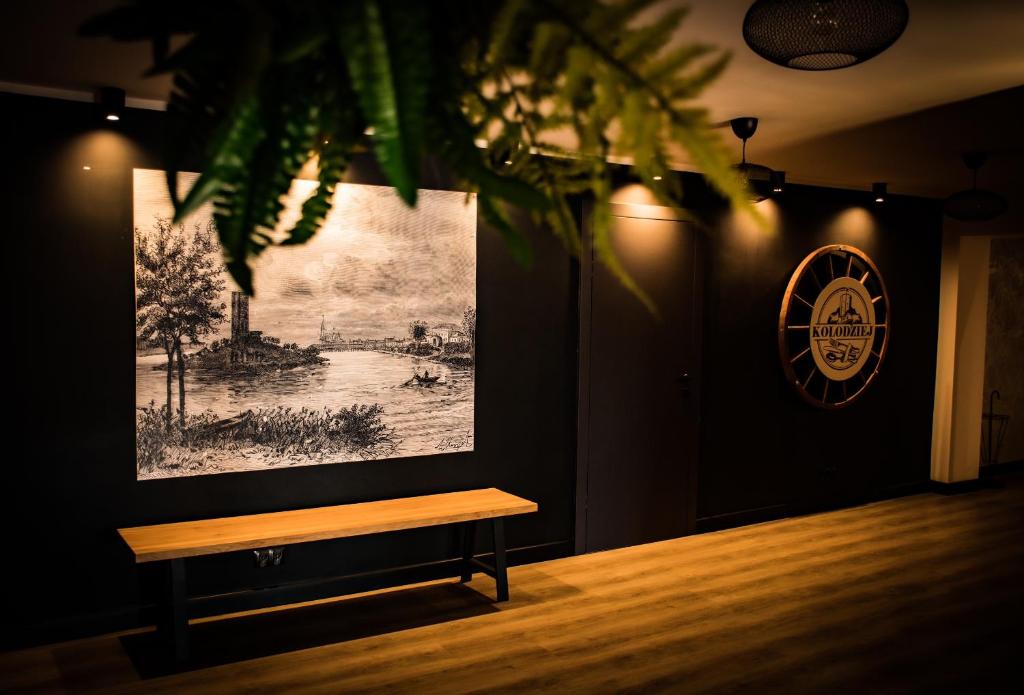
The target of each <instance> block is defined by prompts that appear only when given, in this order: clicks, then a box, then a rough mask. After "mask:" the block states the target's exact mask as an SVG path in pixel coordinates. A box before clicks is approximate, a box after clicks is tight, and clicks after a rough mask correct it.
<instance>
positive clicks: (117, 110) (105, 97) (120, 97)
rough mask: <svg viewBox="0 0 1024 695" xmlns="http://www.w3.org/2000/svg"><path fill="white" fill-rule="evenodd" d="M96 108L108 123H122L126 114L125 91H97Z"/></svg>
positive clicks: (108, 89) (112, 89) (102, 88)
mask: <svg viewBox="0 0 1024 695" xmlns="http://www.w3.org/2000/svg"><path fill="white" fill-rule="evenodd" d="M96 107H97V108H98V109H99V113H100V115H101V116H102V117H103V119H104V120H106V121H111V122H113V121H120V120H121V116H122V115H123V114H124V90H123V89H118V88H117V87H101V88H100V89H98V90H97V91H96Z"/></svg>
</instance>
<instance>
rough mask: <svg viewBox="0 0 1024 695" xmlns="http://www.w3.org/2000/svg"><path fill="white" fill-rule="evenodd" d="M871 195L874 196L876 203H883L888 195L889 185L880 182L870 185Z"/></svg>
mask: <svg viewBox="0 0 1024 695" xmlns="http://www.w3.org/2000/svg"><path fill="white" fill-rule="evenodd" d="M871 193H872V194H873V195H874V196H875V202H876V203H884V202H885V198H886V196H887V195H888V194H889V185H888V184H887V183H885V182H882V181H877V182H875V183H873V184H871Z"/></svg>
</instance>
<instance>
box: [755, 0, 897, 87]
mask: <svg viewBox="0 0 1024 695" xmlns="http://www.w3.org/2000/svg"><path fill="white" fill-rule="evenodd" d="M909 16H910V12H909V10H908V9H907V3H906V2H904V1H903V0H757V2H755V3H754V4H753V5H751V7H750V9H749V10H747V16H746V17H745V18H744V19H743V38H744V39H745V40H746V42H747V45H749V46H750V48H751V49H752V50H753V51H754V52H755V53H757V54H758V55H759V56H761V57H762V58H765V59H766V60H770V61H771V62H773V63H776V64H777V65H782V66H784V67H787V68H794V69H796V70H836V69H838V68H846V67H850V66H851V65H856V64H857V63H863V62H864V61H865V60H868V59H869V58H873V57H874V56H876V55H878V54H879V53H881V52H882V51H884V50H885V49H887V48H888V47H889V46H891V45H892V44H893V43H894V42H895V41H896V39H898V38H899V37H900V35H901V34H902V33H903V30H904V29H905V28H906V26H907V20H908V18H909Z"/></svg>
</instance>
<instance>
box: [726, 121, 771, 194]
mask: <svg viewBox="0 0 1024 695" xmlns="http://www.w3.org/2000/svg"><path fill="white" fill-rule="evenodd" d="M729 125H730V126H732V132H733V134H735V135H736V137H738V138H739V139H740V140H742V141H743V158H742V160H741V161H740V163H739V164H737V165H735V169H736V171H737V172H738V173H739V175H740V176H742V177H743V180H744V181H746V183H747V189H748V190H749V191H750V200H751V201H752V202H755V203H758V202H760V201H762V200H765V199H766V198H768V196H769V195H770V194H769V191H770V190H771V178H772V173H773V172H772V170H771V169H769V168H768V167H766V166H765V165H763V164H755V163H753V162H748V161H747V140H749V139H750V138H751V137H753V135H754V133H756V132H757V119H756V118H754V117H753V116H742V117H740V118H734V119H732V120H731V121H729Z"/></svg>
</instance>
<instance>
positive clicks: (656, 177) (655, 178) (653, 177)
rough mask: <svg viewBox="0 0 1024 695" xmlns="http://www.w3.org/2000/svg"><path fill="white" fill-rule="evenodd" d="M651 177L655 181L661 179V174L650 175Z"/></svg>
mask: <svg viewBox="0 0 1024 695" xmlns="http://www.w3.org/2000/svg"><path fill="white" fill-rule="evenodd" d="M651 178H652V179H654V180H655V181H661V176H652V177H651Z"/></svg>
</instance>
